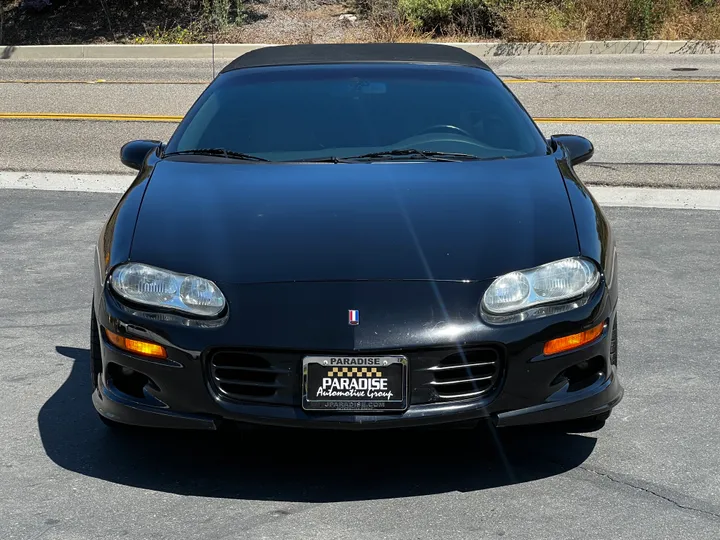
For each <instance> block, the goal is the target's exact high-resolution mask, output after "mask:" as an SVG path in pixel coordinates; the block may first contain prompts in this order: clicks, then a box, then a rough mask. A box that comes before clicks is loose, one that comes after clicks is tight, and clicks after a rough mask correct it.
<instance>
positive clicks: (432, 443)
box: [0, 190, 720, 540]
mask: <svg viewBox="0 0 720 540" xmlns="http://www.w3.org/2000/svg"><path fill="white" fill-rule="evenodd" d="M117 198H118V195H104V194H92V193H90V194H88V193H83V194H80V193H60V192H39V191H29V190H22V191H12V190H5V191H4V192H2V193H0V245H2V246H3V248H2V250H0V269H1V270H2V273H1V274H0V276H1V279H0V342H1V343H2V349H3V351H4V354H3V356H2V357H1V358H0V383H1V384H2V389H3V391H2V392H0V433H2V439H1V442H0V448H2V451H1V452H0V470H2V474H1V475H0V486H1V488H0V538H3V539H8V540H10V539H31V538H32V539H35V538H43V539H58V540H60V539H62V540H70V539H72V540H76V539H77V540H79V539H83V540H85V539H106V538H107V539H116V538H128V539H133V540H134V539H138V540H139V539H149V538H153V539H173V540H176V539H178V538H183V539H190V538H192V539H196V538H197V539H208V540H210V539H212V540H216V539H220V538H270V539H290V538H319V539H333V540H334V539H344V538H347V539H353V540H357V539H377V538H391V539H419V538H421V539H427V538H452V539H455V538H458V539H460V538H462V539H486V538H500V537H504V538H512V539H518V540H520V539H532V540H540V539H552V540H561V539H577V538H579V537H583V538H587V539H599V540H600V539H602V540H607V539H608V538H615V539H624V538H628V539H633V540H641V539H657V538H672V539H677V540H680V539H685V538H687V539H692V540H698V539H717V538H718V537H720V536H719V535H718V531H720V477H718V475H717V471H718V470H719V469H720V453H718V448H720V428H718V426H719V425H720V407H719V406H718V400H717V385H718V382H720V364H718V362H717V361H716V360H717V358H716V356H717V355H716V351H717V350H718V348H720V333H718V330H717V328H718V327H719V326H720V325H718V322H719V321H718V314H717V309H716V301H715V300H716V296H717V290H718V277H717V272H716V261H717V260H718V258H719V257H720V247H719V246H718V242H717V238H718V237H720V219H718V216H719V215H720V214H718V213H717V212H702V211H681V210H657V209H632V208H623V209H621V208H612V209H609V210H608V215H609V217H610V219H611V221H612V224H613V226H614V228H615V231H616V232H617V234H618V238H619V245H620V253H621V269H622V270H621V271H622V273H621V281H620V287H621V303H620V342H619V346H620V360H619V366H620V375H621V377H622V382H623V384H624V386H625V388H626V396H625V399H624V400H623V402H622V403H621V404H620V406H619V407H618V408H617V409H616V411H615V413H614V414H613V416H612V417H611V419H610V420H609V421H608V423H607V424H606V426H605V427H604V428H603V429H602V430H601V431H599V432H592V433H585V434H561V433H557V432H552V431H548V430H545V429H542V428H540V429H516V430H512V431H508V432H505V433H504V434H503V435H502V436H501V438H500V439H499V440H495V439H493V438H492V437H490V436H489V434H487V433H482V432H481V433H480V434H475V435H471V434H467V433H455V434H453V433H443V432H421V433H401V434H398V433H395V434H392V433H391V434H387V433H381V434H371V433H364V434H335V433H319V434H318V433H313V434H309V435H308V434H303V433H296V432H289V433H288V432H281V433H279V432H274V431H269V432H259V433H254V432H250V433H245V434H242V435H238V436H236V437H218V436H213V435H212V434H183V433H179V434H165V433H162V434H161V433H153V432H140V433H139V434H135V435H132V434H129V435H124V436H123V435H117V434H113V433H112V432H109V431H108V430H107V429H106V428H105V427H104V426H103V425H102V424H101V423H100V422H99V420H97V418H96V417H95V414H94V412H93V409H92V406H91V403H90V399H89V394H90V385H89V376H88V369H89V359H88V324H89V323H88V317H89V302H90V295H91V271H92V253H93V245H94V242H95V240H96V237H97V234H98V230H99V228H100V226H101V224H102V222H103V220H104V219H106V217H107V215H108V213H109V212H110V210H111V209H112V206H113V205H114V203H115V202H116V200H117ZM639 224H642V226H639Z"/></svg>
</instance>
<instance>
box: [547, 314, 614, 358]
mask: <svg viewBox="0 0 720 540" xmlns="http://www.w3.org/2000/svg"><path fill="white" fill-rule="evenodd" d="M606 325H607V323H606V322H601V323H600V324H598V325H597V326H594V327H592V328H590V329H589V330H585V331H584V332H580V333H578V334H572V335H570V336H565V337H561V338H557V339H552V340H550V341H548V342H547V343H545V347H544V349H543V352H544V353H545V356H550V355H551V354H557V353H561V352H565V351H571V350H573V349H577V348H578V347H582V346H583V345H586V344H588V343H590V342H591V341H595V340H596V339H597V338H598V337H600V334H602V333H603V330H604V329H605V326H606Z"/></svg>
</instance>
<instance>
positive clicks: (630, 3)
mask: <svg viewBox="0 0 720 540" xmlns="http://www.w3.org/2000/svg"><path fill="white" fill-rule="evenodd" d="M504 5H505V8H504V9H502V11H501V13H502V14H503V15H504V17H505V20H506V25H507V26H506V30H505V34H504V36H503V38H504V39H506V40H507V41H577V40H585V39H590V40H605V39H708V40H712V39H720V5H715V6H711V7H702V6H700V7H697V6H693V5H692V3H691V2H690V0H653V1H650V0H574V1H564V0H557V1H553V0H519V1H517V2H513V3H512V4H510V5H509V4H508V3H505V4H504Z"/></svg>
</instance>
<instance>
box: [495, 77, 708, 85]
mask: <svg viewBox="0 0 720 540" xmlns="http://www.w3.org/2000/svg"><path fill="white" fill-rule="evenodd" d="M503 82H505V83H506V84H523V83H531V84H537V83H555V84H596V83H599V84H720V79H642V78H639V77H629V78H627V79H600V78H597V79H567V78H560V79H503Z"/></svg>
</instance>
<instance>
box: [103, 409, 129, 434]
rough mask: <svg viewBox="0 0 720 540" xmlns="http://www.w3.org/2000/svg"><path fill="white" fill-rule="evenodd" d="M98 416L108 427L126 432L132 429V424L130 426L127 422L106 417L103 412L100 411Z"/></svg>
mask: <svg viewBox="0 0 720 540" xmlns="http://www.w3.org/2000/svg"><path fill="white" fill-rule="evenodd" d="M98 418H99V419H100V421H101V422H102V423H103V424H105V425H106V426H107V427H109V428H110V429H111V430H113V431H115V432H117V433H119V432H125V431H129V430H130V429H132V426H129V425H127V424H122V423H120V422H116V421H115V420H110V419H109V418H105V417H104V416H103V415H102V414H100V413H98Z"/></svg>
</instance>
